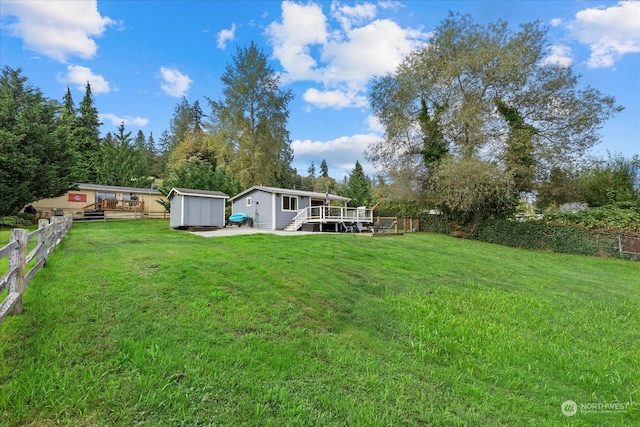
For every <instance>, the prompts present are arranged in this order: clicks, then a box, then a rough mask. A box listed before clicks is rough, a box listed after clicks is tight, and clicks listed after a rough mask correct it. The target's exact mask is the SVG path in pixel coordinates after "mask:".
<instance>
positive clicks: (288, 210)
mask: <svg viewBox="0 0 640 427" xmlns="http://www.w3.org/2000/svg"><path fill="white" fill-rule="evenodd" d="M285 197H288V198H289V209H285V208H284V198H285ZM292 199H295V200H296V206H295V209H291V200H292ZM299 205H300V203H299V200H298V196H292V195H291V194H281V195H280V210H281V211H282V212H298V206H299Z"/></svg>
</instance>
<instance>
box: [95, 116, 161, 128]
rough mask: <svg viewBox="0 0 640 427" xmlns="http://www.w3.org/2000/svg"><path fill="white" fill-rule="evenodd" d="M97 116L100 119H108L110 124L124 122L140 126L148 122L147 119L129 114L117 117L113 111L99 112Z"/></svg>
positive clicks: (117, 124)
mask: <svg viewBox="0 0 640 427" xmlns="http://www.w3.org/2000/svg"><path fill="white" fill-rule="evenodd" d="M99 117H100V120H103V121H110V122H111V124H112V125H114V126H120V124H121V123H124V124H125V126H127V125H133V126H140V127H142V126H146V125H147V124H148V123H149V120H148V119H144V118H142V117H130V116H124V117H119V116H116V115H115V114H113V113H105V114H99Z"/></svg>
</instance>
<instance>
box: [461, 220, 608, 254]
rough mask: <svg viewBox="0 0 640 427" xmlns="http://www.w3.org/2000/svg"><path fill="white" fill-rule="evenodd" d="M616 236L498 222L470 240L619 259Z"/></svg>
mask: <svg viewBox="0 0 640 427" xmlns="http://www.w3.org/2000/svg"><path fill="white" fill-rule="evenodd" d="M616 236H617V234H616V233H612V232H604V231H597V230H592V229H588V228H585V227H580V226H575V225H561V224H549V223H545V222H542V221H528V222H521V221H510V220H500V219H496V220H492V221H486V222H482V223H478V224H476V227H475V229H474V230H473V231H472V232H471V233H470V234H469V235H468V236H467V237H468V238H470V239H475V240H481V241H484V242H489V243H497V244H500V245H505V246H512V247H518V248H525V249H535V250H546V251H553V252H563V253H570V254H577V255H594V256H616V255H617V249H616V241H617V240H616Z"/></svg>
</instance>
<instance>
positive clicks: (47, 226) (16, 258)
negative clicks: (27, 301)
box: [0, 215, 73, 322]
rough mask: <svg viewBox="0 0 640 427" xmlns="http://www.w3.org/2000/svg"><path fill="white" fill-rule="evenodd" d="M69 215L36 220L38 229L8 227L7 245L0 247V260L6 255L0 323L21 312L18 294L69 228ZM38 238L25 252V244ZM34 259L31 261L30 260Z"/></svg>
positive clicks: (0, 287) (20, 296)
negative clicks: (9, 234)
mask: <svg viewBox="0 0 640 427" xmlns="http://www.w3.org/2000/svg"><path fill="white" fill-rule="evenodd" d="M72 222H73V217H72V216H71V215H67V216H57V217H52V218H51V222H49V220H47V219H41V220H39V221H38V229H37V230H34V231H32V232H31V233H29V232H28V231H27V230H23V229H20V228H16V229H14V230H11V237H10V238H9V244H7V245H6V246H4V247H3V248H0V261H1V260H2V259H3V258H5V257H8V258H9V268H8V269H7V271H6V272H5V273H4V274H3V275H2V277H1V278H0V298H2V295H4V294H5V290H8V292H6V296H5V298H4V300H2V301H0V322H2V321H4V318H5V317H7V315H8V314H19V313H21V312H22V294H23V293H24V291H25V289H26V288H27V286H28V285H29V282H30V281H31V279H32V278H33V276H35V275H36V273H37V272H38V271H39V270H40V269H41V268H42V267H44V266H45V265H46V264H47V259H48V258H49V254H51V252H53V250H54V249H55V248H56V246H58V245H59V244H60V242H61V241H62V239H63V238H64V237H65V236H66V235H67V232H68V231H69V229H70V228H71V223H72ZM36 238H37V239H38V241H37V244H36V245H35V246H34V245H31V246H33V249H31V251H30V252H28V253H27V246H29V242H30V241H32V240H33V239H36ZM34 260H35V263H33V262H32V261H34ZM27 267H30V268H29V269H28V270H27Z"/></svg>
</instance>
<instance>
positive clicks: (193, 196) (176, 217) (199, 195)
mask: <svg viewBox="0 0 640 427" xmlns="http://www.w3.org/2000/svg"><path fill="white" fill-rule="evenodd" d="M167 198H168V199H169V201H170V202H171V217H170V221H169V224H170V225H171V227H172V228H186V227H224V225H225V210H224V208H225V204H226V199H228V198H229V196H228V195H226V194H225V193H222V192H220V191H205V190H192V189H188V188H172V189H171V191H170V192H169V194H168V195H167Z"/></svg>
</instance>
